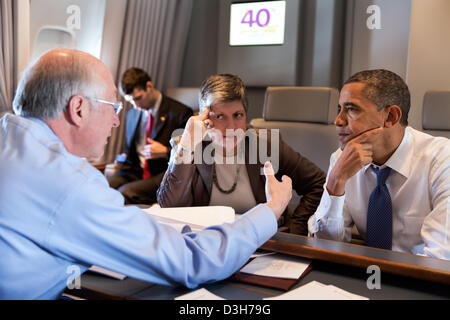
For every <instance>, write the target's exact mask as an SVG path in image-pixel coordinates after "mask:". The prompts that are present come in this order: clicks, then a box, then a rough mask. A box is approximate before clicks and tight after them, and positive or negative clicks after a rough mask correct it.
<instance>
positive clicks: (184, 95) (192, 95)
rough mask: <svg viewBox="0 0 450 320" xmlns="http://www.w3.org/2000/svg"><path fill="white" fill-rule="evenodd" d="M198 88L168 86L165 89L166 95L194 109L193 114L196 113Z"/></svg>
mask: <svg viewBox="0 0 450 320" xmlns="http://www.w3.org/2000/svg"><path fill="white" fill-rule="evenodd" d="M199 91H200V88H197V87H177V88H168V89H167V90H166V96H168V97H170V98H172V99H175V100H178V101H180V102H181V103H184V104H185V105H187V106H188V107H189V108H191V109H192V110H193V111H194V114H198V109H199V106H198V93H199Z"/></svg>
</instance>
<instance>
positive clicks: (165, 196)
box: [156, 162, 195, 208]
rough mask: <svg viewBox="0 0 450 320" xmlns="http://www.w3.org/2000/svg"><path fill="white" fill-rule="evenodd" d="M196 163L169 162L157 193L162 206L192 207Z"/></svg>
mask: <svg viewBox="0 0 450 320" xmlns="http://www.w3.org/2000/svg"><path fill="white" fill-rule="evenodd" d="M194 172H195V165H194V164H176V163H175V162H171V163H169V167H168V168H167V170H166V173H165V174H164V177H163V179H162V182H161V185H160V187H159V189H158V191H157V193H156V197H157V200H158V204H159V205H160V206H161V207H163V208H164V207H190V206H192V204H193V194H192V182H193V180H194Z"/></svg>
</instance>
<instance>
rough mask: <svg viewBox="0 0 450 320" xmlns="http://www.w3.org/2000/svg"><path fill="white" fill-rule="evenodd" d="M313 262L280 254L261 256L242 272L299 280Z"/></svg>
mask: <svg viewBox="0 0 450 320" xmlns="http://www.w3.org/2000/svg"><path fill="white" fill-rule="evenodd" d="M310 264H311V260H309V259H304V258H299V257H292V256H284V255H280V254H276V255H265V256H259V257H257V258H255V259H253V261H251V262H250V263H248V264H247V265H246V266H245V267H244V268H242V269H241V270H240V272H243V273H249V274H254V275H258V276H265V277H275V278H284V279H298V278H299V277H300V276H301V275H302V274H303V272H305V270H306V269H307V268H308V266H309V265H310Z"/></svg>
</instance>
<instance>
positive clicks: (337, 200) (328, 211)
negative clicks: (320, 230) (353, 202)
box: [316, 185, 345, 220]
mask: <svg viewBox="0 0 450 320" xmlns="http://www.w3.org/2000/svg"><path fill="white" fill-rule="evenodd" d="M344 203H345V194H344V195H342V196H331V195H330V194H329V193H328V190H327V188H326V185H325V186H324V190H323V194H322V200H320V204H319V208H318V209H317V212H316V219H317V220H321V219H342V218H343V215H342V212H343V210H344Z"/></svg>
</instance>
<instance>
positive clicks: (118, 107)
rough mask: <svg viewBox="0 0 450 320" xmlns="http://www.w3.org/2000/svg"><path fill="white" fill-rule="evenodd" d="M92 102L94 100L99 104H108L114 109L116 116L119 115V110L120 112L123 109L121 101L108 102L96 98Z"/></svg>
mask: <svg viewBox="0 0 450 320" xmlns="http://www.w3.org/2000/svg"><path fill="white" fill-rule="evenodd" d="M93 100H95V101H97V102H101V103H106V104H109V105H111V106H113V107H114V111H115V112H116V114H119V112H120V110H122V108H123V103H122V101H117V102H109V101H106V100H102V99H96V98H94V99H93Z"/></svg>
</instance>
